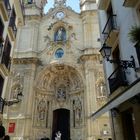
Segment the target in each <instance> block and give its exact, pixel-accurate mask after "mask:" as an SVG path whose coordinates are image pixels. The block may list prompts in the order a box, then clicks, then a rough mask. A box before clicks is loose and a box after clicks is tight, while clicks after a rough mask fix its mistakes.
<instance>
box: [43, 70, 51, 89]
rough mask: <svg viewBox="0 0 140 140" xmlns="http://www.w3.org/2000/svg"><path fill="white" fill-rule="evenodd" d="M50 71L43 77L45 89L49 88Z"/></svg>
mask: <svg viewBox="0 0 140 140" xmlns="http://www.w3.org/2000/svg"><path fill="white" fill-rule="evenodd" d="M50 77H51V75H50V73H48V74H46V75H45V76H44V78H43V81H42V87H43V89H47V86H48V81H49V80H50Z"/></svg>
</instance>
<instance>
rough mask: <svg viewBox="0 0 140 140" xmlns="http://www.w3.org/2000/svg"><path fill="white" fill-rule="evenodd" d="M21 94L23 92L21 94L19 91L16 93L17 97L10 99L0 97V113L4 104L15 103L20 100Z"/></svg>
mask: <svg viewBox="0 0 140 140" xmlns="http://www.w3.org/2000/svg"><path fill="white" fill-rule="evenodd" d="M22 96H23V94H22V92H20V93H18V94H17V97H16V98H15V99H12V100H6V99H3V98H2V97H0V113H1V114H2V113H3V108H4V106H11V105H13V104H17V103H19V102H21V101H22Z"/></svg>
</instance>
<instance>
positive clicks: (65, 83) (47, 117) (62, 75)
mask: <svg viewBox="0 0 140 140" xmlns="http://www.w3.org/2000/svg"><path fill="white" fill-rule="evenodd" d="M83 93H84V86H83V80H82V77H81V75H80V74H79V72H78V71H77V70H76V69H75V68H73V67H70V66H66V65H53V66H50V67H47V68H46V69H44V70H43V71H41V73H40V74H38V78H37V82H36V89H35V106H34V107H35V108H34V127H36V128H38V133H39V131H42V128H43V129H44V130H45V129H46V130H47V132H50V133H49V134H46V136H50V137H52V134H53V132H52V131H53V129H54V126H53V123H54V119H55V121H56V120H57V121H58V122H61V123H62V125H63V124H64V123H65V122H63V120H61V121H60V120H59V118H55V117H57V115H56V116H55V117H54V116H53V112H54V111H55V110H59V109H66V110H69V112H70V125H69V126H67V127H69V128H68V129H70V131H71V132H70V133H73V131H72V129H75V131H76V130H77V129H79V131H80V130H81V129H82V124H83V120H84V119H83V117H84V116H83V115H84V113H83V112H84V110H83V108H84V107H83ZM63 113H64V112H63ZM63 115H64V114H63ZM59 116H61V114H59ZM60 118H61V117H60ZM58 122H56V123H58ZM57 131H59V130H57ZM36 134H37V133H36ZM62 135H63V134H62Z"/></svg>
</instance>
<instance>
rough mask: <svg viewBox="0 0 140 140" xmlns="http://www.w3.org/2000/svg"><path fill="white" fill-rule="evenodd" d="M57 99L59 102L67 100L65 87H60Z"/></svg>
mask: <svg viewBox="0 0 140 140" xmlns="http://www.w3.org/2000/svg"><path fill="white" fill-rule="evenodd" d="M56 97H57V100H59V101H64V100H66V88H65V87H64V86H60V87H59V88H58V89H57V93H56Z"/></svg>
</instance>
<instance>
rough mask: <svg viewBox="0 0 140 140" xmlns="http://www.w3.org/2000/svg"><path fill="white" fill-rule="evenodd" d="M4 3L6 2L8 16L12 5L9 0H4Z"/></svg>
mask: <svg viewBox="0 0 140 140" xmlns="http://www.w3.org/2000/svg"><path fill="white" fill-rule="evenodd" d="M4 4H5V8H6V10H7V12H8V16H10V12H11V6H10V2H9V0H4Z"/></svg>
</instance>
